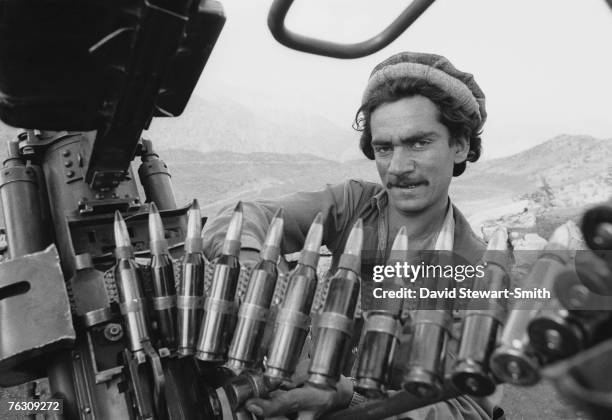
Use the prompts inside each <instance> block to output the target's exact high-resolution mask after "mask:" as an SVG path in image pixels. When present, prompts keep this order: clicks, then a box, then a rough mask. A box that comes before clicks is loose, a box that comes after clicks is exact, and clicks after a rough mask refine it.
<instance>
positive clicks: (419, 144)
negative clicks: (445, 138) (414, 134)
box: [412, 140, 431, 149]
mask: <svg viewBox="0 0 612 420" xmlns="http://www.w3.org/2000/svg"><path fill="white" fill-rule="evenodd" d="M429 143H431V141H430V140H417V141H415V142H414V143H412V148H413V149H423V148H425V147H427V145H428V144H429Z"/></svg>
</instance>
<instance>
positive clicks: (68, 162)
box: [64, 160, 72, 168]
mask: <svg viewBox="0 0 612 420" xmlns="http://www.w3.org/2000/svg"><path fill="white" fill-rule="evenodd" d="M64 166H65V167H66V168H70V167H71V166H72V161H71V160H67V161H65V162H64Z"/></svg>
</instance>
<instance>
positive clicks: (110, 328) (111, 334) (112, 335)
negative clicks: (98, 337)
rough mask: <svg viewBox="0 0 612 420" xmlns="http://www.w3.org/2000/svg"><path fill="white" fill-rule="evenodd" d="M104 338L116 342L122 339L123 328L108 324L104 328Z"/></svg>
mask: <svg viewBox="0 0 612 420" xmlns="http://www.w3.org/2000/svg"><path fill="white" fill-rule="evenodd" d="M104 337H106V339H107V340H109V341H118V340H119V339H120V338H121V337H123V328H121V325H119V324H114V323H113V324H108V325H107V326H106V327H105V328H104Z"/></svg>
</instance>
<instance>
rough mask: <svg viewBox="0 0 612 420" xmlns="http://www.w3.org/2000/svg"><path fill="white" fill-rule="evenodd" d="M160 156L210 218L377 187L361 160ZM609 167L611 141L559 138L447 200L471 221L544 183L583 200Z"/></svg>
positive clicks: (460, 183)
mask: <svg viewBox="0 0 612 420" xmlns="http://www.w3.org/2000/svg"><path fill="white" fill-rule="evenodd" d="M160 155H161V156H162V158H163V160H164V161H165V162H166V163H167V164H168V166H169V167H170V170H171V172H172V175H173V180H174V185H175V190H176V194H177V198H178V199H179V201H181V202H187V201H189V200H190V199H192V198H198V199H199V200H200V201H201V203H202V204H203V205H204V206H206V208H207V209H208V210H209V211H215V210H217V209H218V208H219V207H221V206H223V205H231V204H233V203H235V202H236V201H237V200H238V199H246V200H248V199H256V198H271V197H276V196H280V195H284V194H288V193H291V192H293V191H299V190H316V189H320V188H323V187H324V186H325V184H328V183H330V184H333V183H338V182H342V181H343V180H345V179H347V178H359V179H364V180H368V181H374V182H377V181H378V180H379V178H378V174H377V172H376V168H375V165H374V163H373V162H372V161H369V160H367V159H365V158H362V159H356V160H350V161H346V162H337V161H334V160H330V159H323V158H319V157H317V156H313V155H308V154H297V155H290V154H279V153H248V154H247V153H236V152H227V151H216V152H208V153H201V152H198V151H195V150H184V149H168V150H161V151H160ZM611 162H612V140H610V139H608V140H600V139H595V138H592V137H588V136H569V135H562V136H558V137H555V138H554V139H551V140H549V141H547V142H544V143H542V144H540V145H538V146H535V147H533V148H531V149H529V150H526V151H524V152H521V153H519V154H516V155H512V156H509V157H504V158H498V159H493V160H488V161H483V162H476V163H474V164H469V165H468V168H467V170H466V172H465V173H464V174H463V175H461V176H460V177H457V178H455V180H454V181H453V183H452V184H451V197H452V198H453V200H454V201H455V202H456V203H460V204H463V206H466V208H467V209H468V213H473V212H475V211H478V210H479V209H481V208H482V207H483V206H485V205H486V206H498V205H501V204H503V203H508V202H510V201H515V200H516V199H517V198H519V197H521V196H524V195H527V194H529V193H532V192H534V191H536V190H538V189H539V188H542V185H543V184H542V183H543V181H542V179H545V182H546V183H547V184H548V185H549V186H550V187H551V188H553V189H554V190H555V191H560V192H563V191H565V192H566V193H567V194H571V193H575V194H576V195H580V194H583V193H584V191H583V190H585V187H584V186H585V183H589V185H590V184H593V183H594V185H595V186H596V188H595V189H596V190H602V191H603V189H606V188H612V185H610V183H609V181H608V177H609V176H610V175H609V174H608V172H609V171H612V166H611V165H612V164H611ZM597 187H600V188H599V189H597ZM588 191H589V193H588V194H590V195H593V194H594V193H593V192H592V191H591V190H588ZM603 193H604V194H606V193H607V191H603ZM611 193H612V192H611ZM603 197H605V195H603ZM590 198H591V197H590V196H584V197H582V196H581V200H582V201H583V202H584V203H583V204H586V203H588V202H593V201H598V200H599V196H597V197H595V198H593V199H590ZM463 206H462V209H463V208H464V207H463Z"/></svg>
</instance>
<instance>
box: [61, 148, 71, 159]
mask: <svg viewBox="0 0 612 420" xmlns="http://www.w3.org/2000/svg"><path fill="white" fill-rule="evenodd" d="M62 156H64V157H68V156H70V150H68V149H64V150H62Z"/></svg>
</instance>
